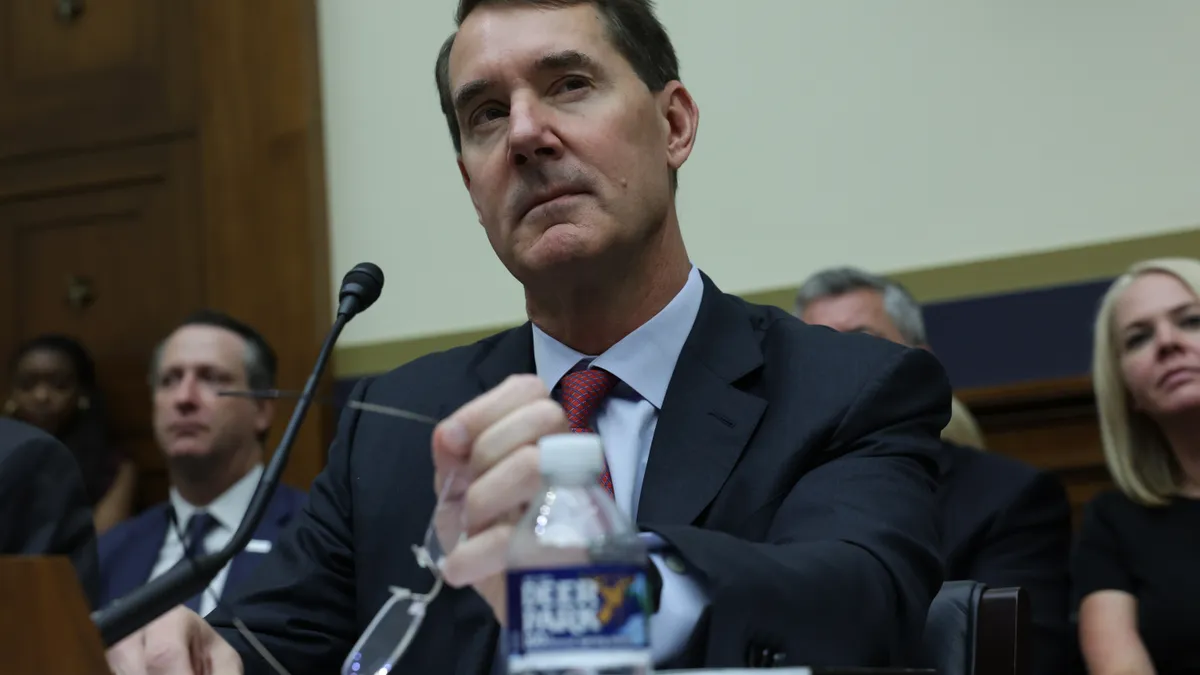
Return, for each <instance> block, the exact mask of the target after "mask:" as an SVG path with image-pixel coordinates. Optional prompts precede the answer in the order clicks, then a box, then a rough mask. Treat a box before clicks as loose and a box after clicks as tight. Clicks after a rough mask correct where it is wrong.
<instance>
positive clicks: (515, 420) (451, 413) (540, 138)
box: [112, 0, 950, 675]
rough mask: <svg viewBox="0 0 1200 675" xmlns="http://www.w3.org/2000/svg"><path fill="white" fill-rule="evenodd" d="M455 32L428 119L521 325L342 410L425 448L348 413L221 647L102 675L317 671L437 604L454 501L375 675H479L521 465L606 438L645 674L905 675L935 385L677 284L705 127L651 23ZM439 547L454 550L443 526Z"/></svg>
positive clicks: (798, 326)
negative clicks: (398, 412) (817, 671)
mask: <svg viewBox="0 0 1200 675" xmlns="http://www.w3.org/2000/svg"><path fill="white" fill-rule="evenodd" d="M458 20H459V29H458V32H457V33H456V34H455V35H454V36H452V38H451V40H449V41H447V43H446V45H445V47H444V48H443V50H442V52H441V54H440V55H439V58H438V62H437V69H436V73H437V83H438V88H439V91H440V94H441V99H442V108H443V111H444V112H445V114H446V119H447V122H448V124H449V127H450V131H451V138H452V140H453V143H454V147H455V150H456V153H457V160H458V166H459V168H460V171H461V173H462V178H463V183H464V185H465V186H466V188H467V191H468V193H469V195H470V197H471V200H472V203H473V204H474V205H475V208H476V211H477V213H478V216H479V221H480V223H481V224H482V225H483V227H484V230H485V232H486V234H487V236H488V239H489V241H490V242H491V244H492V246H493V248H494V249H495V251H496V254H497V256H498V257H499V258H500V260H501V261H502V262H503V263H504V265H505V266H506V267H507V269H508V270H509V271H510V272H511V273H512V274H513V276H514V277H516V278H517V279H518V280H519V281H520V282H521V284H522V285H523V287H524V290H525V296H526V306H527V309H528V315H529V322H528V323H526V324H525V325H523V326H521V327H519V328H516V329H513V330H510V331H506V332H503V333H500V334H498V335H495V336H492V337H490V338H487V339H484V340H482V341H480V342H478V343H476V344H473V345H470V346H467V347H463V348H460V349H456V350H451V351H449V352H444V353H439V354H433V355H430V356H427V357H425V358H422V359H418V360H416V361H414V362H412V363H409V364H406V365H405V366H403V367H401V368H399V369H397V370H395V371H392V372H391V373H388V374H385V375H382V376H379V377H377V378H372V379H370V380H368V381H364V382H362V383H360V384H359V386H358V387H357V388H356V390H355V392H354V394H353V395H352V400H354V401H365V402H369V403H372V404H378V405H387V406H394V407H396V408H401V409H405V410H410V411H414V412H417V413H420V414H424V415H430V416H435V417H438V418H443V417H444V418H445V419H443V421H442V422H441V423H440V424H439V425H438V426H437V427H436V429H434V430H433V433H432V436H431V434H430V428H429V427H428V426H426V425H421V424H419V423H414V422H412V421H410V420H403V419H397V418H391V417H386V416H381V415H370V414H364V413H363V412H361V411H358V410H352V411H350V412H349V413H348V414H346V415H345V416H344V417H343V419H342V422H341V425H340V429H339V433H338V439H337V440H336V441H335V443H334V446H333V448H332V450H331V453H330V458H329V465H328V467H327V468H326V470H325V471H324V472H323V473H322V475H321V476H320V477H319V478H318V479H317V480H316V481H315V483H314V485H313V487H312V490H311V491H310V502H309V506H308V507H307V509H306V510H305V512H304V513H303V514H302V515H301V516H300V517H299V518H298V519H297V521H296V522H295V523H294V525H293V526H292V527H291V528H290V530H289V532H288V533H286V534H285V535H284V536H283V537H282V538H281V540H280V541H279V542H278V544H277V545H276V547H275V550H274V551H273V552H272V554H271V556H270V557H269V559H268V560H267V561H265V563H264V564H263V566H262V567H260V568H259V574H258V575H257V576H256V577H255V578H254V579H253V580H252V581H251V582H250V583H249V584H248V585H247V586H245V587H243V590H244V593H243V594H241V596H240V597H239V598H238V599H236V600H232V601H231V602H229V603H228V605H229V606H228V608H218V609H217V610H216V611H215V612H214V613H213V614H212V615H210V617H209V620H210V621H211V622H212V624H213V625H214V626H215V627H216V630H213V629H212V628H210V627H209V626H208V625H206V624H205V623H204V622H202V621H201V620H199V619H198V617H196V616H194V615H193V614H190V613H188V612H186V611H182V610H175V611H173V612H172V613H170V614H169V615H167V616H165V617H163V618H162V619H160V620H159V621H158V622H156V624H154V625H152V626H151V628H150V629H149V630H148V631H146V632H144V633H142V634H140V637H139V636H138V635H135V636H134V637H133V638H130V640H128V641H127V642H128V644H127V645H123V647H122V648H121V649H118V650H116V652H115V654H114V658H113V659H112V661H113V663H121V664H130V663H132V664H134V665H132V666H124V667H126V668H127V669H126V670H121V668H120V667H118V672H126V673H137V674H140V673H143V672H151V673H155V672H172V673H174V672H189V670H188V667H190V666H189V664H192V663H197V662H208V663H209V664H211V665H212V667H213V669H214V670H215V671H216V672H226V670H223V668H224V669H228V671H231V672H238V670H239V668H240V667H243V666H244V668H245V670H246V672H249V673H269V672H272V671H271V669H270V667H269V666H268V665H267V662H266V661H265V660H264V658H263V657H261V656H260V655H259V654H258V653H257V652H256V651H255V649H254V648H252V646H251V644H250V643H249V642H248V641H247V640H246V639H244V637H243V636H241V635H239V634H238V632H237V631H235V630H233V629H232V628H231V626H232V625H233V620H234V619H235V618H236V619H240V620H241V621H242V622H244V624H245V625H246V626H247V627H248V628H249V629H250V630H251V631H253V633H254V635H255V637H256V638H257V641H258V642H261V643H262V646H263V647H265V649H266V651H268V652H269V653H270V654H271V656H272V657H273V658H275V659H277V660H278V661H279V662H281V663H282V665H283V666H284V667H286V668H287V669H288V670H289V671H291V672H334V671H336V670H337V669H338V668H339V666H341V665H342V664H343V660H344V659H346V657H347V654H348V653H350V651H351V649H352V647H353V646H354V645H355V644H356V641H357V640H358V639H359V637H360V635H361V634H362V633H363V631H364V630H365V629H367V627H368V625H369V624H370V622H371V621H372V619H373V617H375V616H376V613H377V612H378V611H379V610H380V608H381V607H384V606H385V603H387V602H389V600H390V599H391V598H392V597H393V595H392V592H391V590H390V589H391V588H393V587H402V588H404V589H409V590H411V591H413V592H416V593H424V592H425V591H427V590H428V589H430V588H431V587H433V585H434V577H433V575H431V574H430V572H429V571H428V570H427V569H424V568H422V567H421V566H419V565H418V564H417V562H416V561H415V560H414V559H413V555H412V550H411V548H410V547H411V545H413V544H417V543H420V542H421V541H422V540H423V537H424V535H425V530H426V526H427V523H428V522H429V517H430V514H431V513H432V512H433V511H434V506H435V492H434V488H435V487H442V486H443V485H444V484H445V483H446V481H447V480H448V479H449V478H450V477H451V476H453V477H455V478H457V479H461V480H458V481H456V483H457V484H455V485H452V486H451V494H450V499H451V500H457V501H458V503H460V504H462V505H463V506H462V509H463V514H464V515H465V522H466V534H467V535H468V536H467V538H466V539H465V540H464V541H461V542H460V543H457V546H454V547H453V550H452V551H451V552H450V553H449V555H448V557H447V558H446V560H445V565H444V567H443V575H444V579H445V581H446V583H447V589H446V590H445V591H443V592H442V593H441V594H440V595H439V596H438V597H436V598H435V599H433V601H432V602H430V604H429V605H428V607H427V608H426V613H425V615H424V619H423V621H422V622H421V623H420V625H419V630H418V631H417V632H416V633H415V635H414V636H413V638H412V641H411V642H410V643H408V644H407V649H405V650H403V653H402V654H401V655H400V657H399V660H398V662H397V664H396V667H395V669H394V671H393V672H399V673H414V674H421V675H425V674H432V673H473V674H484V673H489V672H496V671H494V670H493V669H494V668H498V664H500V663H501V653H500V652H501V648H500V646H499V644H498V634H499V626H500V622H501V621H503V620H504V616H505V613H504V608H505V606H506V601H507V599H506V598H505V596H504V590H503V583H502V580H503V576H504V572H505V552H506V548H507V543H508V541H509V537H510V534H511V531H512V530H511V528H512V526H513V523H514V522H515V521H516V519H517V518H518V517H519V515H520V513H521V511H522V510H523V508H524V506H525V504H527V503H528V501H529V500H530V499H531V497H532V496H533V495H534V493H535V491H536V489H537V484H538V482H539V476H538V468H537V465H538V462H537V455H536V450H535V443H536V441H537V439H538V438H540V437H541V436H543V435H546V434H550V433H557V432H562V431H567V430H568V429H575V430H585V429H586V430H595V431H596V432H598V433H599V434H600V436H601V438H602V440H603V442H604V445H605V451H606V458H607V466H608V478H609V480H610V481H611V485H612V490H613V496H614V499H615V500H616V501H617V503H618V505H619V506H620V507H621V508H623V509H626V510H627V511H628V512H629V513H630V514H631V515H632V516H633V517H634V518H635V519H636V521H637V523H638V524H639V526H640V528H641V529H642V530H643V531H644V532H645V533H646V536H647V537H654V538H655V539H656V540H658V541H660V542H662V543H663V544H664V545H665V547H666V552H665V554H663V555H656V556H655V557H654V570H655V574H654V577H655V584H654V585H655V587H656V589H657V590H656V593H655V595H656V608H657V609H656V612H655V614H654V616H653V618H652V623H651V626H650V632H651V635H652V640H653V643H654V652H655V657H656V661H657V663H658V664H659V665H660V666H674V667H702V666H703V667H715V666H748V665H749V666H775V665H785V664H811V665H822V664H836V665H844V666H853V665H898V664H905V663H908V662H910V661H911V660H912V659H913V658H914V652H915V650H916V647H917V645H918V644H919V643H920V638H921V635H922V632H923V627H924V619H925V614H926V611H927V609H928V607H929V604H930V602H931V600H932V598H933V596H934V594H935V593H936V592H937V590H938V588H939V587H940V584H941V581H942V577H941V567H940V563H939V559H938V549H937V543H938V535H937V531H936V526H935V507H934V472H935V470H936V469H935V464H934V461H933V459H932V457H933V455H934V454H935V453H936V450H937V447H938V433H939V431H940V430H941V428H942V427H943V426H944V425H945V423H946V421H947V419H948V418H949V410H950V393H949V386H948V382H947V380H946V377H945V374H944V372H943V371H942V369H941V368H940V366H939V365H938V363H937V361H936V360H935V359H934V358H933V357H932V356H930V355H929V354H928V353H926V352H923V351H920V350H915V349H908V348H905V347H903V346H900V345H895V344H892V343H889V342H887V341H884V340H879V339H876V338H873V337H869V336H865V335H845V334H838V333H836V332H834V331H832V330H828V329H824V328H818V327H811V326H807V325H805V324H803V323H801V322H800V321H799V320H797V319H795V318H793V317H791V316H789V315H788V314H787V313H786V312H783V311H781V310H778V309H775V308H769V307H761V306H755V305H750V304H747V303H745V302H743V301H741V300H739V299H738V298H736V297H733V296H730V295H725V294H723V293H722V292H721V291H720V290H718V288H717V286H716V285H715V284H714V283H713V281H712V280H711V279H709V278H708V277H707V276H706V275H704V274H702V273H701V272H700V271H699V270H698V269H697V268H696V267H695V266H693V265H692V263H691V261H690V260H689V257H688V254H687V251H686V248H685V246H684V242H683V237H682V234H681V230H680V225H679V221H678V217H677V213H676V207H675V199H674V194H675V189H676V182H677V178H676V172H677V171H678V170H679V169H680V168H681V167H682V166H683V164H684V163H685V161H686V160H687V158H688V156H689V155H690V154H691V151H692V147H693V143H694V142H695V139H696V133H697V125H698V122H699V112H698V108H697V105H696V103H695V101H694V100H693V99H692V97H691V94H690V93H689V92H688V90H687V89H686V88H685V87H684V86H683V85H682V84H681V82H680V81H679V79H678V77H679V76H678V64H677V61H676V57H675V54H674V50H673V48H672V47H671V44H670V41H669V39H668V38H667V35H666V33H665V31H664V30H663V28H662V26H661V25H660V24H659V23H658V21H657V20H656V18H655V17H654V15H653V12H652V9H651V7H650V4H649V3H648V2H646V1H645V0H607V1H604V2H601V1H599V0H595V1H587V0H578V1H576V2H571V1H569V0H562V1H555V2H551V1H547V0H492V1H487V0H462V1H461V2H460V5H459V12H458ZM731 225H733V226H736V223H731ZM564 405H568V406H570V407H571V408H572V411H577V410H578V409H579V408H581V407H582V408H586V409H588V410H591V411H593V414H590V415H587V416H586V419H582V420H581V419H578V416H577V415H572V416H570V417H571V419H568V415H567V414H566V413H565V412H564V409H563V406H564ZM431 446H432V461H431V458H430V454H428V448H430V447H431ZM448 520H453V519H448ZM438 538H439V539H440V542H441V544H442V545H443V546H444V547H446V548H450V545H451V544H453V543H454V534H453V533H452V532H451V528H450V527H449V526H448V525H447V523H445V522H442V523H439V530H438ZM226 609H227V610H228V611H226ZM405 625H409V624H405ZM400 632H403V631H397V633H398V634H396V635H394V636H393V637H392V641H393V643H398V642H400V640H401V638H402V635H401V634H399V633H400ZM139 652H140V654H141V656H139ZM146 654H153V655H154V656H155V658H154V659H148V658H147V657H146V656H145V655H146ZM150 661H153V662H154V665H155V668H146V667H145V666H146V664H147V663H149V662H150ZM353 665H354V664H353V663H351V664H350V666H349V667H350V670H353ZM175 666H183V667H181V668H180V669H179V670H169V671H168V670H166V668H168V667H175ZM156 668H158V669H156ZM160 669H161V670H160Z"/></svg>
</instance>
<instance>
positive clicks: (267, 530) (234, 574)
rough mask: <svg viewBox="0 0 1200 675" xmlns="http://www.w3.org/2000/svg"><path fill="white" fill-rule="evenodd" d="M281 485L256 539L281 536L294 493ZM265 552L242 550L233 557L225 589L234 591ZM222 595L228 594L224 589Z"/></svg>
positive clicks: (272, 540) (290, 510)
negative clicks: (280, 532)
mask: <svg viewBox="0 0 1200 675" xmlns="http://www.w3.org/2000/svg"><path fill="white" fill-rule="evenodd" d="M282 487H283V486H280V487H279V488H278V489H276V490H275V494H274V495H273V496H272V497H271V505H270V506H268V507H267V513H266V514H265V515H264V516H263V519H262V522H260V523H259V524H258V529H256V530H255V531H254V539H261V540H264V541H270V542H274V541H276V540H277V539H278V538H279V531H280V529H282V528H283V525H284V523H286V522H287V521H288V518H289V517H290V516H291V513H292V510H293V509H292V500H293V498H294V497H293V495H292V493H291V492H288V491H286V490H283V489H282ZM264 553H265V552H259V551H247V550H244V549H243V550H242V551H241V552H239V553H238V554H237V555H235V556H234V557H233V562H232V563H230V565H229V576H227V577H226V578H225V586H224V589H232V590H233V591H234V592H236V591H237V588H238V587H239V586H241V585H242V583H243V582H244V581H245V580H246V579H247V578H248V577H249V576H250V575H251V574H252V573H253V572H254V568H255V567H256V566H257V565H258V563H259V562H261V561H262V558H263V555H264ZM221 595H222V597H232V596H226V595H225V592H224V590H223V591H222V593H221Z"/></svg>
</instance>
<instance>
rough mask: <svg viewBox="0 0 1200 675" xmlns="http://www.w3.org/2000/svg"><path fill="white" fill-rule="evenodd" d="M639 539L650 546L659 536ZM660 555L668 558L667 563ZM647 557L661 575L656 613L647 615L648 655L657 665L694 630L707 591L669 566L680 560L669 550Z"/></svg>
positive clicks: (673, 653)
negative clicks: (649, 651) (650, 655)
mask: <svg viewBox="0 0 1200 675" xmlns="http://www.w3.org/2000/svg"><path fill="white" fill-rule="evenodd" d="M642 538H643V540H645V541H646V542H647V543H650V544H651V546H652V548H653V547H654V545H661V543H662V538H661V537H659V536H658V535H656V534H653V533H650V532H643V533H642ZM664 556H665V557H669V558H671V560H670V564H668V562H667V560H666V559H665V557H664ZM650 560H651V561H653V563H654V566H655V567H657V568H658V573H659V575H660V576H661V577H662V595H661V596H660V598H659V603H658V612H656V613H655V614H654V615H653V616H652V617H651V618H650V648H651V654H652V655H653V657H654V663H655V664H656V665H658V664H662V663H663V662H665V661H667V660H669V659H672V658H675V657H676V656H678V655H679V654H680V652H682V651H683V648H684V646H685V645H686V644H687V643H688V640H689V639H691V637H692V632H693V631H694V630H695V629H696V622H697V621H698V620H699V619H700V614H701V613H703V612H704V609H705V607H707V606H708V594H707V593H705V592H704V589H703V588H701V586H700V584H699V583H698V582H697V581H696V580H695V579H694V578H692V577H690V576H688V575H687V574H686V573H681V572H676V571H675V570H673V569H671V568H672V567H674V568H676V569H681V565H682V560H681V559H680V558H679V557H677V556H675V555H673V554H671V553H652V554H651V555H650Z"/></svg>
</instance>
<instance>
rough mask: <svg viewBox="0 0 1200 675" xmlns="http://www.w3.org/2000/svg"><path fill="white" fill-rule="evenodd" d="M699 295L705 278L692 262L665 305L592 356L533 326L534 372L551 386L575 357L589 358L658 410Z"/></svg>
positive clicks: (571, 367)
mask: <svg viewBox="0 0 1200 675" xmlns="http://www.w3.org/2000/svg"><path fill="white" fill-rule="evenodd" d="M703 298H704V282H703V281H702V280H701V279H700V271H699V270H698V269H696V267H695V265H693V266H692V268H691V271H690V272H689V273H688V278H687V283H685V284H684V285H683V288H682V289H681V290H680V291H679V293H677V294H676V295H675V297H674V298H672V299H671V302H669V303H667V306H666V307H663V308H662V310H661V311H659V313H658V314H655V315H654V318H652V319H650V320H649V321H647V322H646V323H644V324H642V325H641V326H639V327H638V328H637V329H636V330H634V331H633V332H632V333H630V334H629V335H626V336H625V337H624V338H622V339H621V341H620V342H618V343H617V344H615V345H613V346H612V347H609V348H608V350H607V351H605V352H604V353H603V354H600V355H599V356H596V357H595V358H594V359H593V357H591V356H588V355H585V354H581V353H580V352H577V351H575V350H574V349H571V348H570V347H568V346H566V345H564V344H563V343H561V342H559V341H558V340H555V339H554V338H552V337H550V336H549V335H547V334H546V333H545V332H543V331H542V330H541V329H540V328H538V327H537V326H533V362H534V365H535V367H536V368H537V373H538V377H539V378H541V380H542V382H543V383H544V384H545V385H546V389H548V390H550V391H553V390H554V388H555V387H556V386H557V385H558V381H559V380H561V379H562V377H563V375H566V374H567V373H569V372H571V371H572V370H574V369H575V367H576V366H577V365H578V364H579V363H580V361H589V360H590V362H591V365H592V366H595V367H597V368H603V369H604V370H607V371H608V372H610V373H612V374H613V375H616V376H617V377H618V378H619V379H620V380H621V382H623V383H625V384H626V385H628V386H629V387H631V388H632V389H633V390H634V391H635V392H637V394H638V395H639V396H641V397H642V398H644V399H646V400H647V401H649V402H650V403H651V404H652V405H653V406H654V407H655V408H658V409H660V410H661V409H662V404H663V399H664V398H665V397H666V395H667V385H669V384H670V383H671V374H672V373H674V372H675V362H676V361H678V360H679V353H680V352H681V351H683V344H684V342H686V341H687V337H688V335H689V334H690V333H691V332H692V325H693V324H694V323H695V322H696V315H697V314H698V313H699V312H700V301H701V300H702V299H703Z"/></svg>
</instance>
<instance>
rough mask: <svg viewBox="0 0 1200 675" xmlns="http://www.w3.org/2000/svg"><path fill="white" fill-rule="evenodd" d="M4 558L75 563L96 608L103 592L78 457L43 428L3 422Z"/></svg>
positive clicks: (0, 535) (0, 524) (0, 494)
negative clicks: (55, 558)
mask: <svg viewBox="0 0 1200 675" xmlns="http://www.w3.org/2000/svg"><path fill="white" fill-rule="evenodd" d="M0 555H61V556H66V557H67V558H69V559H70V560H71V564H72V565H74V566H75V571H76V573H77V574H78V575H79V583H80V586H81V588H82V590H83V595H84V597H85V598H86V599H87V601H88V603H89V604H90V605H91V607H92V608H93V609H95V608H96V607H97V604H96V602H97V596H98V595H99V592H100V576H99V568H98V566H97V563H96V529H95V525H94V524H93V522H92V509H91V506H90V503H89V502H88V497H87V490H86V489H85V488H84V485H83V476H82V474H81V472H80V470H79V465H78V464H77V463H76V462H75V456H74V455H72V454H71V451H70V450H68V449H67V447H66V446H65V445H63V444H62V443H60V442H59V441H58V440H57V439H56V438H54V437H53V436H51V435H49V434H47V433H44V432H43V431H41V430H40V429H37V428H35V427H32V426H29V425H27V424H23V423H21V422H17V421H15V420H11V419H6V418H0Z"/></svg>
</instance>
